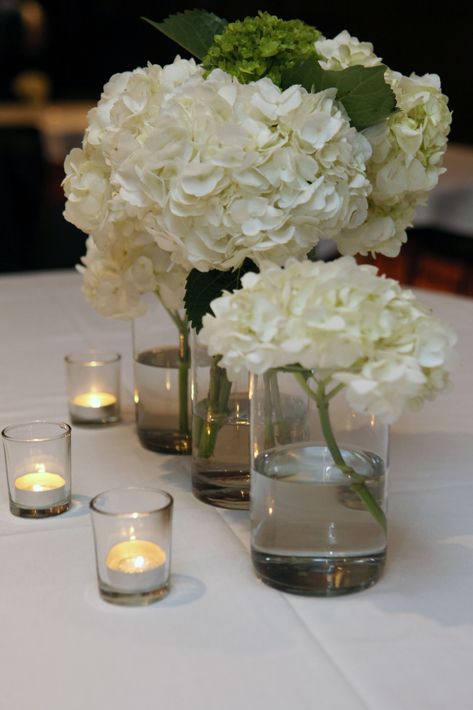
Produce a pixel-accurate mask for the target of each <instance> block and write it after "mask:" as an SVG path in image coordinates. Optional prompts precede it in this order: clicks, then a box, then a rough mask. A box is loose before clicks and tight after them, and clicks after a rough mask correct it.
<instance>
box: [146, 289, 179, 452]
mask: <svg viewBox="0 0 473 710" xmlns="http://www.w3.org/2000/svg"><path fill="white" fill-rule="evenodd" d="M147 305H148V310H147V312H146V314H145V315H144V316H142V317H141V318H136V319H135V320H134V321H133V328H132V333H133V356H134V380H135V391H134V399H135V414H136V427H137V432H138V437H139V439H140V441H141V443H142V445H143V446H144V447H145V448H146V449H151V451H157V452H160V453H166V454H190V453H191V410H190V387H189V385H190V349H189V341H188V325H187V321H186V319H185V318H184V316H183V314H182V313H181V312H178V311H168V310H166V309H165V308H164V306H163V305H162V304H161V302H160V301H159V299H158V298H157V296H155V295H154V294H150V295H149V297H148V304H147Z"/></svg>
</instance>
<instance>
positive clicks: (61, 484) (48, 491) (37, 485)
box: [15, 466, 66, 508]
mask: <svg viewBox="0 0 473 710" xmlns="http://www.w3.org/2000/svg"><path fill="white" fill-rule="evenodd" d="M65 498H66V481H65V480H64V478H63V477H62V476H60V475H59V474H58V473H49V472H48V471H45V470H44V467H42V466H38V470H36V471H32V472H30V473H25V474H23V475H22V476H18V478H16V479H15V502H16V503H17V504H18V505H21V506H23V507H24V508H48V507H50V506H52V505H56V504H57V503H61V502H62V501H64V499H65Z"/></svg>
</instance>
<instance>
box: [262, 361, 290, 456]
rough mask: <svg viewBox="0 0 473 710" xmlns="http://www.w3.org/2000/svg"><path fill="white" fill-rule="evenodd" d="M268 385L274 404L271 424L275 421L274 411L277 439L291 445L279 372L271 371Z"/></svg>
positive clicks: (281, 442)
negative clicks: (273, 415)
mask: <svg viewBox="0 0 473 710" xmlns="http://www.w3.org/2000/svg"><path fill="white" fill-rule="evenodd" d="M268 383H269V388H270V398H271V403H272V411H271V422H272V421H273V419H272V412H273V411H274V414H275V415H276V421H275V422H274V423H275V425H276V438H277V440H278V442H279V443H280V444H289V443H290V441H291V434H290V431H289V427H288V425H287V421H286V418H285V417H284V412H283V408H282V403H281V394H280V392H279V383H278V372H277V370H270V371H269V379H268Z"/></svg>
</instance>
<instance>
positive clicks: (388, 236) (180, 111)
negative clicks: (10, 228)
mask: <svg viewBox="0 0 473 710" xmlns="http://www.w3.org/2000/svg"><path fill="white" fill-rule="evenodd" d="M151 24H153V25H154V26H155V27H156V28H157V29H159V30H160V31H161V32H163V33H164V34H166V35H167V36H169V37H171V38H172V39H174V40H175V41H176V42H177V43H178V44H180V45H181V46H183V47H184V48H185V49H187V50H188V51H190V52H191V53H192V54H193V55H194V56H195V57H196V58H197V59H198V60H201V63H198V62H196V61H194V60H193V59H190V60H185V59H180V58H179V57H177V58H176V60H175V61H174V62H173V63H172V64H170V65H168V66H165V67H160V66H157V65H153V64H149V65H148V66H147V67H145V68H140V69H136V70H134V71H132V72H125V73H122V74H116V75H115V76H113V77H112V78H111V80H110V81H109V83H108V84H106V86H105V87H104V91H103V94H102V96H101V98H100V101H99V103H98V105H97V107H96V108H94V109H92V111H91V112H90V113H89V126H88V128H87V131H86V133H85V136H84V141H83V145H82V148H80V149H75V150H73V151H72V152H71V153H70V155H69V156H68V157H67V159H66V162H65V172H66V177H65V180H64V190H65V193H66V196H67V202H66V209H65V213H64V214H65V217H66V219H67V220H69V221H70V222H72V223H73V224H75V225H76V226H77V227H79V228H80V229H81V230H83V231H84V232H85V233H86V234H88V235H90V239H89V240H88V245H87V254H86V256H85V257H84V259H83V266H81V267H79V269H80V270H81V271H82V273H83V276H84V286H83V290H84V293H85V295H86V296H87V297H88V298H89V299H90V301H91V302H92V303H93V305H94V306H95V308H96V309H97V310H98V311H99V312H100V313H103V314H104V315H106V316H109V317H115V318H132V317H135V316H137V315H139V314H140V313H141V312H142V311H143V309H144V305H143V302H142V294H144V293H147V292H155V293H156V294H157V295H158V296H159V297H160V298H161V299H162V301H163V302H164V304H165V305H166V307H167V308H168V309H169V310H170V311H171V312H172V313H173V314H176V313H177V311H178V308H179V306H180V305H181V303H182V301H181V299H182V298H183V297H184V301H185V306H186V311H187V315H188V318H189V320H190V321H191V322H192V324H193V325H194V326H195V327H196V329H197V330H199V329H200V327H201V323H202V317H203V315H204V314H205V313H208V312H209V310H210V302H211V301H212V300H213V299H214V298H216V297H217V296H219V295H220V294H221V293H222V291H223V290H228V291H232V290H234V289H236V288H238V287H239V286H240V282H241V277H242V276H243V274H244V273H246V272H257V271H258V270H259V268H260V266H261V264H262V263H263V262H266V261H271V262H273V263H275V264H277V265H281V264H284V263H285V261H286V260H287V259H288V258H289V257H292V258H297V259H304V258H305V257H306V255H307V254H308V253H309V252H310V251H311V250H312V248H313V247H314V246H315V245H316V244H317V243H318V242H319V240H321V239H325V238H331V239H334V240H335V242H336V244H337V246H338V249H339V251H340V252H341V253H342V254H356V253H360V254H367V253H369V252H370V253H373V254H374V253H376V252H380V253H382V254H387V255H390V256H395V255H396V254H397V253H398V252H399V249H400V246H401V244H402V243H403V242H404V241H405V240H406V233H405V230H406V227H407V226H408V225H409V224H410V223H411V221H412V217H413V214H414V210H415V207H416V205H418V204H419V203H420V202H422V201H424V200H425V198H426V195H427V193H428V191H429V190H431V189H432V188H433V187H434V186H435V185H436V183H437V180H438V176H439V174H440V173H441V172H442V167H441V162H442V157H443V154H444V151H445V147H446V140H447V134H448V131H449V126H450V119H451V117H450V113H449V111H448V107H447V99H446V97H445V96H443V94H442V92H441V89H440V81H439V79H438V77H437V76H435V75H426V76H423V77H419V76H416V75H414V74H413V75H411V76H410V77H403V76H401V75H400V74H399V73H397V72H394V71H391V70H390V69H388V68H387V67H386V66H385V65H383V64H382V62H381V59H380V58H379V57H377V56H376V55H375V54H374V52H373V48H372V46H371V44H369V43H366V42H360V41H358V39H356V38H355V37H351V36H350V35H349V34H348V32H346V31H344V32H342V33H341V34H339V35H338V36H337V37H335V38H334V39H327V38H325V37H324V36H323V35H322V34H321V33H320V32H319V31H318V30H317V29H315V28H313V27H310V26H308V25H306V24H304V23H303V22H301V21H299V20H291V21H283V20H280V19H279V18H277V17H274V16H271V15H269V14H267V13H259V14H258V16H256V17H250V18H246V19H245V20H244V21H242V22H235V23H229V24H228V23H227V22H226V21H225V20H223V19H221V18H219V17H217V16H215V15H213V14H212V13H207V12H204V11H200V10H193V11H186V12H184V13H180V14H178V15H174V16H171V17H169V18H168V19H167V20H165V21H164V22H161V23H154V22H152V23H151ZM182 327H185V324H184V323H182Z"/></svg>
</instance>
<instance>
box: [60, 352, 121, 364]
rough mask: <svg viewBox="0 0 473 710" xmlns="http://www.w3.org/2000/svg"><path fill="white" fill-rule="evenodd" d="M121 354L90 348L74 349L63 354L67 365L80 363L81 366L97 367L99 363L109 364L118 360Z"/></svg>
mask: <svg viewBox="0 0 473 710" xmlns="http://www.w3.org/2000/svg"><path fill="white" fill-rule="evenodd" d="M121 359H122V356H121V354H120V353H117V352H115V351H114V350H99V349H98V348H97V349H94V348H91V349H90V350H74V351H73V352H70V353H67V355H65V356H64V360H65V362H67V364H68V365H81V366H82V367H91V366H92V365H91V363H92V362H93V363H94V365H93V367H99V366H101V365H111V364H112V363H114V362H120V360H121Z"/></svg>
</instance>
